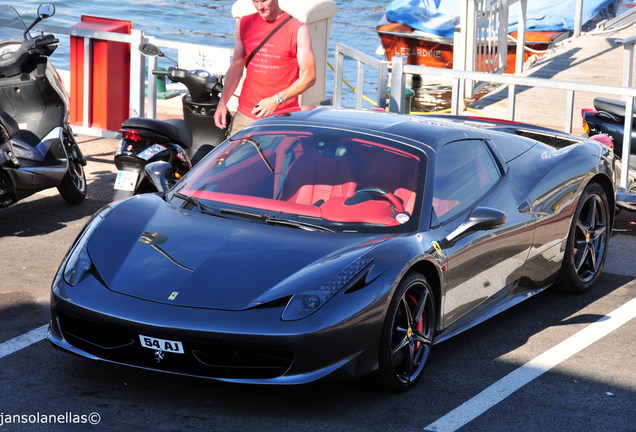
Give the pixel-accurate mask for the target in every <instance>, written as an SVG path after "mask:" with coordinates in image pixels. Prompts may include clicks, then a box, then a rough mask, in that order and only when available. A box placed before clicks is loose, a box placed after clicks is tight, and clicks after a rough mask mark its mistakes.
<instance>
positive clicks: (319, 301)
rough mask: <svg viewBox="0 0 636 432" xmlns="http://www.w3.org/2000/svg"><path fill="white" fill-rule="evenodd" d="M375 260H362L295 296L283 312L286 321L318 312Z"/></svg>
mask: <svg viewBox="0 0 636 432" xmlns="http://www.w3.org/2000/svg"><path fill="white" fill-rule="evenodd" d="M372 261H373V259H371V258H360V259H358V260H356V261H355V262H354V263H352V264H350V265H349V266H347V267H346V268H345V269H344V270H342V271H341V272H340V273H338V274H337V275H335V276H334V277H332V278H331V279H330V280H329V281H327V282H326V283H324V284H322V285H320V286H319V287H316V288H312V289H309V290H307V291H303V292H301V293H298V294H294V295H293V296H292V298H291V299H290V300H289V303H287V306H286V307H285V310H284V311H283V315H282V317H281V318H282V319H283V320H284V321H293V320H299V319H302V318H306V317H308V316H309V315H311V314H312V313H314V312H316V311H317V310H318V309H320V308H321V307H322V305H324V304H325V303H327V301H328V300H329V299H330V298H332V297H333V296H334V295H336V293H338V292H339V291H340V290H342V289H343V288H344V287H345V286H347V285H348V284H349V283H350V282H351V281H353V280H354V279H356V277H358V276H359V275H360V273H362V272H363V271H364V270H365V269H366V268H367V267H368V266H369V264H371V262H372Z"/></svg>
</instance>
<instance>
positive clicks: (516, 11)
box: [385, 0, 616, 39]
mask: <svg viewBox="0 0 636 432" xmlns="http://www.w3.org/2000/svg"><path fill="white" fill-rule="evenodd" d="M461 1H462V0H441V1H440V0H393V1H392V2H391V3H389V5H388V6H387V8H386V13H385V16H386V18H387V19H388V20H389V21H393V22H396V23H401V24H405V25H407V26H409V27H411V28H413V29H415V30H419V31H423V32H426V33H431V34H434V35H436V36H440V37H444V38H449V39H451V38H452V37H453V31H454V28H455V27H456V26H457V25H458V24H459V10H460V6H461ZM615 3H616V1H615V0H585V1H584V2H583V20H582V22H583V24H585V23H587V22H588V21H590V20H592V19H593V18H595V17H596V16H597V15H598V14H599V13H601V12H603V11H604V10H605V9H606V8H608V6H611V5H612V4H615ZM575 10H576V0H562V1H558V2H557V1H554V0H531V1H528V12H527V19H526V29H527V30H531V31H568V30H573V29H574V11H575ZM519 15H520V6H519V3H518V2H517V3H515V4H513V5H512V6H511V8H510V11H509V20H508V25H509V27H508V31H509V32H513V31H515V30H516V29H517V23H518V21H519Z"/></svg>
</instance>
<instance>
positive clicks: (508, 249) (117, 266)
mask: <svg viewBox="0 0 636 432" xmlns="http://www.w3.org/2000/svg"><path fill="white" fill-rule="evenodd" d="M612 167H613V161H612V156H611V154H608V152H607V150H606V148H605V147H604V146H602V145H600V144H599V143H597V142H595V141H594V140H584V139H582V138H577V137H574V136H571V135H567V134H563V133H559V132H555V131H552V130H549V129H545V128H541V127H535V126H531V125H527V124H520V123H512V122H504V121H494V120H480V119H476V118H466V117H442V116H435V117H429V116H424V117H413V116H407V115H395V114H387V113H379V112H374V111H354V110H345V109H337V108H333V107H319V108H314V109H309V110H305V111H299V112H294V113H289V114H284V115H277V116H272V117H269V118H266V119H263V120H260V121H258V122H256V123H254V124H253V125H252V126H250V127H248V128H246V129H244V130H243V131H241V132H240V133H238V134H236V135H234V136H233V137H231V139H229V140H227V141H226V142H224V143H223V144H221V145H220V146H219V147H217V148H216V149H215V150H214V151H213V152H212V153H210V154H209V155H208V156H207V157H206V158H205V159H204V160H202V161H201V162H200V163H199V164H198V165H196V166H195V167H194V168H193V169H192V170H191V171H190V172H189V173H188V174H187V175H186V176H185V177H184V178H183V179H182V180H180V181H179V182H178V183H177V184H176V185H175V186H174V187H173V188H171V189H170V190H168V191H166V192H164V193H161V194H146V195H140V196H135V197H132V198H129V199H126V200H122V201H117V202H114V203H112V204H109V205H107V206H106V207H104V208H103V209H101V210H100V211H99V212H98V213H97V214H95V215H94V217H93V218H92V219H91V220H90V222H89V223H88V224H87V225H86V227H85V228H84V230H83V231H82V232H81V234H80V235H79V237H78V238H77V240H76V241H75V243H74V244H73V246H72V247H71V249H70V251H69V253H68V254H67V256H66V257H65V259H64V262H63V263H62V265H61V267H60V270H59V272H58V274H57V275H56V277H55V280H54V282H53V287H52V300H51V310H52V320H51V328H50V333H49V339H50V341H51V342H52V343H53V344H54V345H55V346H56V347H58V348H61V349H63V350H66V351H69V352H71V353H75V354H78V355H80V356H83V357H87V358H91V359H97V360H103V361H108V362H112V363H117V364H123V365H129V366H134V367H138V368H143V369H150V370H157V371H163V372H170V373H174V374H182V375H188V376H197V377H205V378H211V379H216V380H223V381H231V382H241V383H264V384H300V383H307V382H311V381H315V380H318V379H321V378H323V377H325V376H327V375H334V376H336V375H337V374H342V375H344V376H365V377H367V378H368V380H369V381H370V382H371V383H372V384H374V385H375V386H376V387H377V388H380V389H382V390H386V391H393V392H398V391H404V390H406V389H408V388H410V387H411V386H412V385H413V384H414V383H415V382H416V381H417V380H418V379H419V378H420V377H421V375H422V371H423V370H424V367H425V366H426V363H427V360H428V358H429V355H430V353H431V349H432V348H433V346H434V345H435V344H436V343H438V342H440V341H443V340H445V339H447V338H449V337H451V336H453V335H455V334H457V333H459V332H461V331H463V330H465V329H467V328H470V327H471V326H473V325H475V324H477V323H479V322H481V321H483V320H484V319H486V318H488V317H490V316H493V315H494V314H497V313H499V312H501V311H503V310H505V309H507V308H509V307H511V306H513V305H515V304H517V303H518V302H520V301H522V300H524V299H527V298H528V297H530V296H531V295H533V294H536V293H538V292H540V291H541V290H543V289H545V288H547V287H550V286H554V287H556V288H558V289H560V290H562V291H567V292H572V293H577V292H582V291H585V290H587V289H588V288H590V287H591V285H592V284H594V282H595V281H596V279H597V278H598V276H599V273H600V272H601V269H602V267H603V262H604V260H605V256H606V251H607V246H608V241H609V238H610V230H611V227H612V223H613V217H614V206H615V203H614V199H615V192H614V189H613V185H614V184H615V183H614V179H613V176H614V172H613V168H612ZM520 325H522V324H520Z"/></svg>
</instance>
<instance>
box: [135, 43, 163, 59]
mask: <svg viewBox="0 0 636 432" xmlns="http://www.w3.org/2000/svg"><path fill="white" fill-rule="evenodd" d="M139 51H140V52H141V53H142V54H143V55H145V56H148V57H157V56H159V57H162V56H163V53H162V52H161V50H160V49H159V47H158V46H157V45H153V44H151V43H142V44H141V45H139Z"/></svg>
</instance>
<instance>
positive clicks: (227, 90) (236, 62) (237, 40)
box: [214, 20, 245, 129]
mask: <svg viewBox="0 0 636 432" xmlns="http://www.w3.org/2000/svg"><path fill="white" fill-rule="evenodd" d="M243 57H245V47H243V42H241V35H240V25H239V20H237V21H236V29H235V31H234V54H233V56H232V63H230V67H229V68H228V69H227V72H226V73H225V78H224V79H223V93H222V94H221V100H220V101H219V105H218V106H217V109H216V112H215V113H214V124H216V127H218V128H220V129H225V127H226V126H227V124H226V123H227V122H226V118H227V103H228V101H229V100H230V98H231V97H232V95H233V94H234V91H235V90H236V88H237V87H238V85H239V83H240V82H241V78H242V77H243V69H244V67H245V62H244V61H243Z"/></svg>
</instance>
